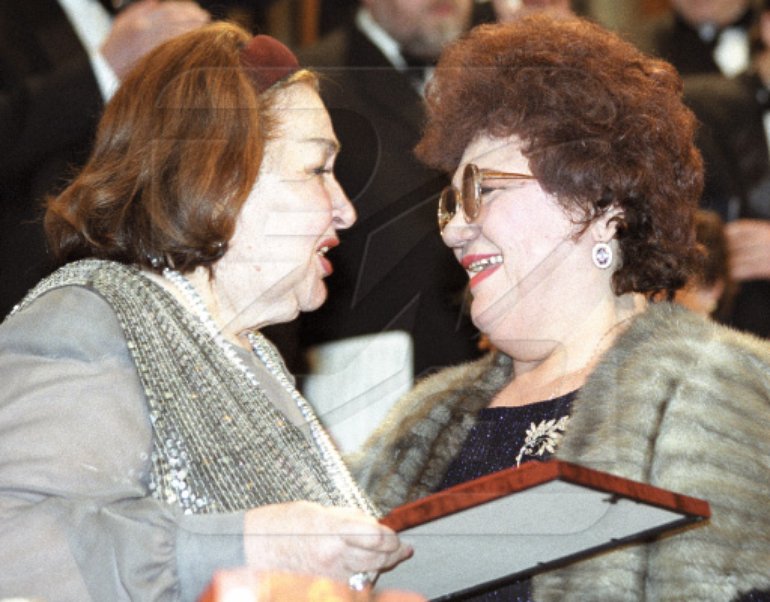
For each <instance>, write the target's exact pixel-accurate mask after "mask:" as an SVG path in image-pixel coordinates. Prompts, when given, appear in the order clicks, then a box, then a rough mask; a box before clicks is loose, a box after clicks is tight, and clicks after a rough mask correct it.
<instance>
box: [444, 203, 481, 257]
mask: <svg viewBox="0 0 770 602" xmlns="http://www.w3.org/2000/svg"><path fill="white" fill-rule="evenodd" d="M479 230H480V226H479V224H478V223H476V222H475V221H474V222H471V223H470V224H469V223H468V222H466V221H465V217H464V215H463V212H462V210H460V211H457V212H456V213H455V214H454V216H452V219H451V220H449V223H448V224H447V225H446V226H444V230H443V231H442V232H441V238H442V239H443V241H444V244H445V245H446V246H447V247H450V248H452V249H456V248H459V247H463V246H465V245H466V244H468V243H469V242H470V241H471V240H473V239H474V238H476V237H477V236H478V235H479Z"/></svg>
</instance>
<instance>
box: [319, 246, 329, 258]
mask: <svg viewBox="0 0 770 602" xmlns="http://www.w3.org/2000/svg"><path fill="white" fill-rule="evenodd" d="M330 248H331V247H329V246H328V245H327V246H323V247H321V248H320V249H318V250H317V251H316V252H315V254H316V255H318V256H319V257H324V256H325V255H326V254H327V253H328V252H329V249H330Z"/></svg>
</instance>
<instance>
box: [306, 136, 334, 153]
mask: <svg viewBox="0 0 770 602" xmlns="http://www.w3.org/2000/svg"><path fill="white" fill-rule="evenodd" d="M300 142H311V143H313V144H320V145H321V146H325V147H326V151H327V152H328V153H329V154H331V155H334V154H337V153H339V152H340V143H339V142H338V141H337V140H334V139H332V138H302V139H301V140H300Z"/></svg>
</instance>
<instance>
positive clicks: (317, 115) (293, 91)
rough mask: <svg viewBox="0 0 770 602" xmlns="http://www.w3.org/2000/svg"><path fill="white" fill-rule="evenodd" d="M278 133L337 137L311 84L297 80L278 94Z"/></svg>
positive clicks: (280, 135)
mask: <svg viewBox="0 0 770 602" xmlns="http://www.w3.org/2000/svg"><path fill="white" fill-rule="evenodd" d="M273 113H274V114H275V115H277V118H278V123H277V128H276V129H277V130H278V131H277V134H278V136H279V137H283V136H286V137H288V138H291V139H307V138H328V139H330V140H336V138H335V136H334V129H333V128H332V122H331V119H330V118H329V113H328V112H327V110H326V107H325V106H324V103H323V101H322V100H321V97H320V96H319V95H318V92H316V91H315V90H314V89H313V88H312V86H310V85H309V84H306V83H302V82H298V83H296V84H292V85H290V86H289V87H287V88H284V89H283V90H281V91H280V92H279V93H278V94H277V96H276V103H275V105H274V107H273Z"/></svg>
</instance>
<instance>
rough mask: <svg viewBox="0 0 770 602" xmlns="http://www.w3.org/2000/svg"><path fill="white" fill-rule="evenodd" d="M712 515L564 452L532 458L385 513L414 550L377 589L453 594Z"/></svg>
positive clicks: (693, 502)
mask: <svg viewBox="0 0 770 602" xmlns="http://www.w3.org/2000/svg"><path fill="white" fill-rule="evenodd" d="M709 516H710V510H709V505H708V503H707V502H705V501H703V500H700V499H696V498H692V497H688V496H684V495H680V494H678V493H673V492H671V491H666V490H664V489H660V488H658V487H653V486H652V485H646V484H643V483H638V482H636V481H631V480H629V479H624V478H621V477H617V476H614V475H611V474H608V473H605V472H601V471H598V470H594V469H591V468H586V467H583V466H579V465H577V464H572V463H568V462H562V461H560V460H549V461H547V462H529V463H527V464H524V465H522V466H520V467H519V468H509V469H506V470H502V471H499V472H495V473H492V474H489V475H485V476H483V477H481V478H479V479H475V480H473V481H468V482H466V483H461V484H460V485H456V486H454V487H451V488H449V489H446V490H443V491H440V492H438V493H435V494H433V495H430V496H427V497H424V498H422V499H419V500H416V501H415V502H411V503H409V504H405V505H403V506H399V507H398V508H395V509H394V510H393V511H392V512H390V513H389V514H388V515H387V516H385V517H383V518H382V519H381V522H382V523H383V524H385V525H387V526H389V527H391V528H392V529H394V530H395V531H398V532H399V536H400V537H401V539H402V540H403V541H404V542H406V543H409V544H411V545H412V546H413V547H414V556H413V557H412V558H411V559H410V560H408V561H406V562H403V563H401V564H400V565H398V566H397V567H396V568H395V569H393V570H392V571H388V572H386V573H383V574H381V575H380V577H379V579H378V580H377V587H378V589H379V588H382V589H385V588H398V589H405V590H411V591H415V592H419V593H421V594H423V595H424V596H427V597H428V598H431V599H436V598H443V599H447V600H449V599H451V597H452V594H459V593H460V592H463V591H466V592H467V590H471V589H476V588H477V587H480V586H482V585H484V584H486V585H491V584H493V583H495V582H499V583H501V584H502V583H504V582H506V581H511V580H513V579H515V578H517V577H525V576H530V575H534V574H536V573H538V572H542V571H543V570H545V569H548V568H553V567H555V566H559V565H561V564H565V563H566V562H567V561H571V560H575V559H578V558H581V557H583V556H587V555H589V554H592V553H594V552H597V551H600V550H607V549H610V548H613V547H617V546H620V545H622V544H625V543H628V542H632V541H638V540H648V539H654V538H656V537H658V536H660V535H661V534H663V533H666V532H669V531H672V530H675V529H679V528H681V527H683V526H685V525H690V524H693V523H696V522H699V521H703V520H705V519H707V518H708V517H709Z"/></svg>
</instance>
